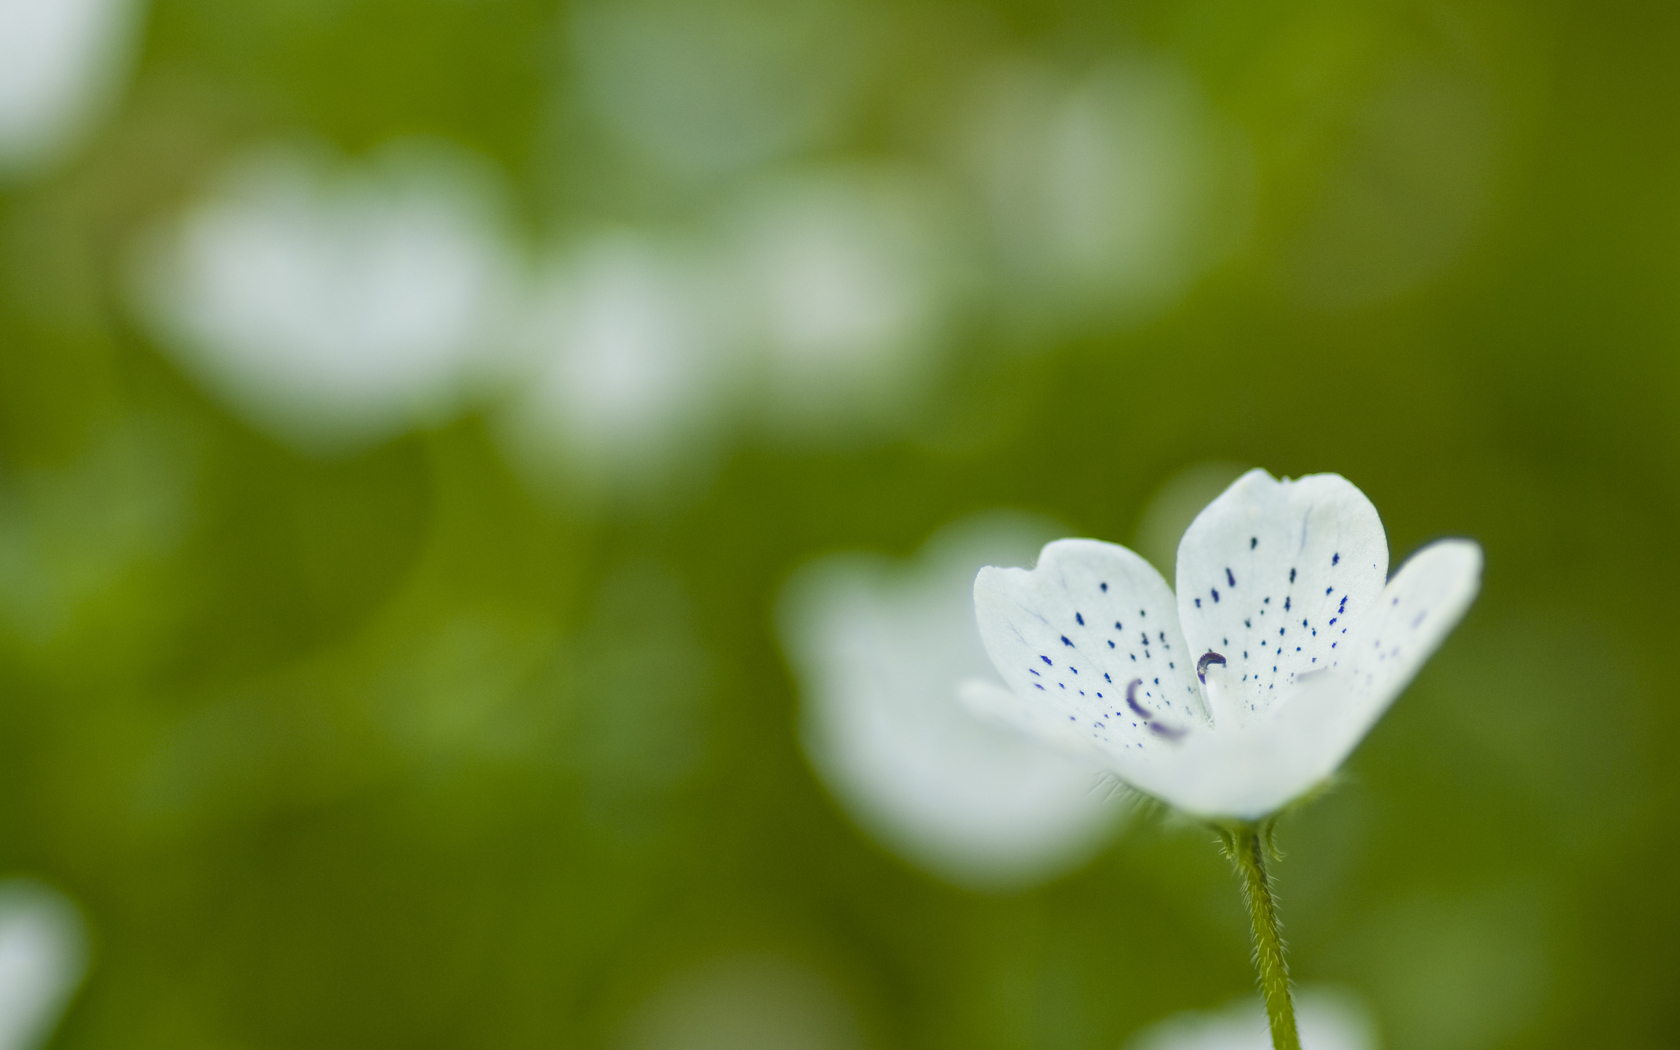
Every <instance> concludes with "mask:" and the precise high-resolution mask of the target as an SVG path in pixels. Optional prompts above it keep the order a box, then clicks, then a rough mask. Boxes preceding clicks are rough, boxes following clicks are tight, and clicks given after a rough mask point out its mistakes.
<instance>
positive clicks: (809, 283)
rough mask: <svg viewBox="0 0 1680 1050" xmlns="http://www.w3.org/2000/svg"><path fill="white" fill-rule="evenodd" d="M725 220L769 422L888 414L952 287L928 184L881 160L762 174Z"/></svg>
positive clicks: (799, 425)
mask: <svg viewBox="0 0 1680 1050" xmlns="http://www.w3.org/2000/svg"><path fill="white" fill-rule="evenodd" d="M733 225H734V229H733V231H732V233H731V235H730V236H731V238H732V242H733V250H734V252H735V253H736V258H737V265H738V267H739V276H740V280H741V282H742V286H741V291H740V299H741V301H742V302H743V304H745V305H746V307H747V309H748V310H749V311H750V316H749V317H747V318H746V319H745V322H746V330H747V331H748V332H749V333H750V337H751V338H752V340H753V342H754V343H755V344H756V346H757V348H758V350H759V352H760V353H761V354H762V355H763V358H762V367H761V368H760V369H757V370H755V373H756V375H757V377H758V380H759V382H760V383H761V384H762V386H761V388H760V389H761V391H762V395H763V396H762V398H761V400H762V401H763V403H764V408H765V411H766V413H767V414H768V417H769V420H770V422H771V424H772V425H773V426H774V427H775V428H776V429H777V430H778V431H780V432H782V433H789V432H793V433H806V434H810V433H823V434H834V433H847V432H853V431H856V430H859V429H866V428H867V424H868V423H870V422H879V421H882V420H886V419H890V418H892V417H893V416H894V415H895V414H896V412H897V411H898V410H900V409H902V408H903V406H904V404H905V402H906V400H907V399H908V398H910V397H911V396H912V395H913V394H914V393H915V392H917V391H918V390H919V389H920V388H921V385H922V382H923V380H924V379H925V378H926V376H927V373H928V372H929V370H930V369H931V368H932V366H933V365H934V364H935V362H936V359H937V356H938V352H939V351H940V350H941V349H942V346H941V343H942V339H943V336H944V331H943V328H944V324H945V322H946V321H947V320H948V318H949V315H950V312H951V309H952V306H953V298H954V297H955V295H956V293H957V290H958V270H957V265H956V261H955V257H956V255H957V252H956V247H955V245H954V244H953V241H952V229H953V227H952V224H951V223H950V222H949V218H948V214H947V205H946V204H945V201H944V199H943V198H942V197H941V195H940V194H939V193H938V191H937V189H936V188H935V187H934V186H932V185H931V184H930V183H929V182H928V181H927V180H924V179H921V178H918V177H917V176H915V175H914V174H912V173H909V172H906V171H901V170H897V169H887V168H873V169H872V168H861V167H860V168H839V169H832V170H829V171H826V172H821V173H812V174H807V175H805V176H803V177H792V178H788V177H783V178H774V179H770V180H767V181H764V182H761V183H759V184H756V185H754V186H753V187H752V188H751V189H750V191H749V193H748V194H747V204H746V205H745V206H744V207H743V208H741V209H740V210H738V211H737V212H736V213H735V215H734V224H733Z"/></svg>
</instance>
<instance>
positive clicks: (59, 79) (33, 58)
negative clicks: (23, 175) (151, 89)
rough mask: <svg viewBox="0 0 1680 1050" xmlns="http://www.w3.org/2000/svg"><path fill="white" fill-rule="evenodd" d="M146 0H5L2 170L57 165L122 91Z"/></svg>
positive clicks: (0, 48)
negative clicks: (53, 163)
mask: <svg viewBox="0 0 1680 1050" xmlns="http://www.w3.org/2000/svg"><path fill="white" fill-rule="evenodd" d="M144 12H145V7H144V4H143V3H142V0H0V173H4V172H7V171H16V170H19V169H26V168H31V167H36V166H38V165H41V164H46V163H50V162H51V161H52V160H54V159H56V158H57V157H58V156H59V155H61V154H62V153H63V151H64V150H66V149H68V148H69V147H70V146H71V145H72V144H73V143H74V142H75V141H76V140H77V138H79V137H80V136H81V135H82V134H83V133H84V132H85V131H86V130H87V127H88V125H89V124H90V123H91V122H92V121H93V119H94V118H95V117H97V116H98V115H99V112H100V110H101V109H103V108H104V107H105V106H107V105H108V104H109V103H110V102H111V101H112V99H113V97H114V96H115V94H116V92H117V89H118V87H119V86H120V85H121V84H122V82H123V80H124V79H125V77H126V75H127V73H128V67H129V65H130V63H131V62H132V61H133V58H134V52H135V51H136V50H137V47H136V45H137V44H138V43H139V37H140V27H141V24H142V22H143V21H144Z"/></svg>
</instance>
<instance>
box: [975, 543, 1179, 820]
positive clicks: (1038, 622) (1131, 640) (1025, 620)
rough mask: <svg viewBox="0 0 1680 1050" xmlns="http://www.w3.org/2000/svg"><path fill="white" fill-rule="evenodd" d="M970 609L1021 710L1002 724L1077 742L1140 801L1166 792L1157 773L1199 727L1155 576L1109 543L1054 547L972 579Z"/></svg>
mask: <svg viewBox="0 0 1680 1050" xmlns="http://www.w3.org/2000/svg"><path fill="white" fill-rule="evenodd" d="M974 606H975V613H976V616H977V618H978V620H979V624H980V638H981V640H982V641H983V642H984V643H985V646H986V652H987V653H988V654H989V655H990V656H991V658H992V662H993V663H994V664H995V665H996V666H997V669H998V671H999V673H1001V674H1002V675H1003V679H1004V681H1005V682H1007V683H1009V686H1010V688H1011V689H1013V690H1014V691H1015V694H1016V696H1017V697H1018V698H1019V703H1020V705H1021V706H1020V708H1018V709H1017V710H1016V711H1015V712H1014V713H1013V714H1010V715H1005V716H1004V717H1006V718H1008V720H1010V721H1013V722H1015V723H1016V724H1017V725H1020V726H1022V727H1024V728H1029V729H1032V730H1034V731H1035V732H1037V733H1038V734H1039V735H1040V736H1042V737H1045V738H1046V739H1049V740H1051V741H1052V742H1061V743H1066V742H1067V741H1068V739H1069V736H1070V733H1072V734H1075V735H1077V736H1078V737H1079V738H1082V739H1084V740H1088V741H1089V742H1090V744H1091V745H1092V746H1094V747H1096V748H1097V749H1099V750H1100V751H1101V752H1102V753H1103V754H1104V756H1106V758H1107V759H1108V761H1109V762H1110V764H1111V765H1113V767H1114V769H1115V771H1116V772H1117V773H1118V774H1119V775H1120V776H1122V777H1123V778H1125V779H1126V780H1128V781H1130V782H1131V783H1132V784H1133V785H1134V786H1136V787H1138V788H1141V789H1142V790H1144V791H1148V792H1150V793H1152V794H1157V793H1160V790H1161V789H1162V788H1166V787H1170V783H1171V781H1172V778H1171V777H1170V776H1168V775H1166V771H1167V770H1169V769H1172V768H1176V767H1177V766H1178V765H1179V764H1180V762H1181V761H1182V758H1181V756H1182V754H1183V753H1184V752H1185V751H1186V748H1187V746H1188V744H1189V743H1190V740H1188V739H1186V738H1187V737H1191V736H1193V735H1194V734H1196V733H1197V732H1198V731H1201V732H1205V731H1206V728H1207V722H1206V719H1205V715H1204V714H1203V712H1202V709H1201V696H1200V694H1199V693H1198V691H1197V689H1196V677H1195V662H1194V658H1193V657H1191V656H1190V655H1189V650H1188V649H1187V648H1186V647H1185V644H1184V639H1183V636H1182V634H1181V633H1180V631H1179V628H1178V617H1177V615H1176V614H1175V610H1174V608H1173V597H1172V592H1171V591H1170V590H1168V589H1167V584H1166V581H1165V580H1163V579H1161V574H1160V573H1158V572H1156V571H1155V570H1154V568H1153V567H1151V566H1150V564H1149V563H1148V562H1146V561H1144V560H1143V559H1142V558H1140V557H1138V556H1137V555H1136V554H1133V553H1132V552H1131V551H1129V550H1127V549H1126V548H1124V547H1120V546H1116V545H1115V544H1112V543H1101V542H1098V541H1096V540H1057V541H1056V542H1054V543H1052V544H1049V545H1048V546H1046V547H1045V548H1044V550H1043V552H1042V553H1041V554H1040V555H1039V559H1038V567H1037V568H1035V569H1033V570H1031V571H1028V570H1026V569H999V568H990V567H988V568H985V569H981V570H980V574H979V576H978V577H977V578H976V579H975V581H974ZM967 698H968V700H969V702H970V703H971V704H972V703H975V701H976V699H977V698H975V697H973V696H968V697H967ZM993 699H994V700H995V699H997V698H993ZM986 706H989V707H993V708H995V707H996V706H997V705H996V704H995V702H994V703H992V704H989V705H986ZM993 713H994V714H1000V713H999V712H996V711H994V712H993ZM1052 724H1053V725H1054V726H1055V727H1056V728H1054V729H1052V728H1051V726H1052ZM1063 727H1065V728H1063ZM1162 797H1168V796H1167V795H1165V794H1163V795H1162ZM1168 801H1171V798H1170V797H1168Z"/></svg>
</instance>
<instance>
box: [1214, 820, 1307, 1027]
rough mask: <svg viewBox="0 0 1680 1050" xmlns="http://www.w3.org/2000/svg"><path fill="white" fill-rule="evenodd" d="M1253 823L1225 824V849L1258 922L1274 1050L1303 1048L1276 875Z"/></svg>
mask: <svg viewBox="0 0 1680 1050" xmlns="http://www.w3.org/2000/svg"><path fill="white" fill-rule="evenodd" d="M1261 837H1262V833H1261V830H1260V829H1258V828H1256V827H1254V826H1253V825H1247V826H1243V827H1235V828H1221V829H1220V838H1222V839H1223V840H1224V842H1225V853H1226V855H1227V856H1229V857H1230V858H1231V863H1232V864H1234V865H1236V868H1237V873H1238V874H1239V875H1241V876H1242V880H1243V896H1244V897H1245V898H1247V900H1248V917H1249V918H1250V919H1251V920H1253V922H1254V965H1255V968H1256V969H1258V970H1259V971H1260V993H1261V995H1262V996H1264V998H1265V1000H1266V1017H1267V1018H1268V1020H1270V1022H1271V1027H1272V1047H1273V1050H1301V1037H1300V1035H1298V1034H1297V1033H1296V1031H1295V1004H1294V1003H1293V1002H1292V1001H1291V1000H1290V998H1289V965H1288V963H1286V962H1285V961H1284V958H1283V933H1282V929H1281V927H1280V925H1279V923H1278V914H1277V901H1276V899H1275V898H1273V896H1272V879H1271V876H1270V875H1269V874H1267V872H1266V846H1265V843H1264V842H1262V841H1261Z"/></svg>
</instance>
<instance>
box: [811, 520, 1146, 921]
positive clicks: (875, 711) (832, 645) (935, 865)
mask: <svg viewBox="0 0 1680 1050" xmlns="http://www.w3.org/2000/svg"><path fill="white" fill-rule="evenodd" d="M1052 534H1053V532H1052V530H1051V529H1050V527H1049V526H1047V525H1046V524H1044V523H1043V522H1038V521H1035V520H1032V519H1025V518H1020V517H1016V516H1012V515H989V516H983V517H979V518H974V519H970V520H967V521H964V522H960V523H958V524H956V525H954V526H951V527H948V528H947V529H946V530H944V531H942V532H941V533H940V534H938V535H937V536H935V537H934V538H933V539H932V540H930V541H929V542H928V544H927V546H926V547H925V548H924V550H923V551H922V552H921V554H920V555H918V557H917V558H916V559H915V560H914V561H913V562H910V563H905V564H895V563H893V562H892V561H890V560H888V559H885V558H880V557H872V556H869V555H862V554H846V555H835V556H830V557H828V558H825V559H822V560H819V561H817V562H815V563H813V564H811V565H808V566H806V567H805V568H803V569H801V570H800V572H799V573H798V574H797V575H796V576H795V577H794V578H793V579H792V580H790V582H789V583H788V585H787V587H786V588H785V589H784V591H783V594H782V599H781V602H780V605H779V607H778V613H779V615H778V623H779V626H780V632H779V633H780V635H781V638H782V644H783V647H784V649H785V650H786V651H787V653H788V656H789V660H790V662H791V664H792V666H793V670H794V672H795V674H796V676H797V678H798V684H799V692H800V726H801V730H800V736H801V740H802V741H803V744H804V747H805V752H806V755H807V757H808V758H809V759H810V762H811V765H812V766H813V768H815V770H816V771H817V774H818V775H819V776H820V777H821V778H822V780H823V782H824V783H825V784H826V785H827V787H828V789H829V790H830V791H831V792H833V794H834V796H835V798H836V799H837V800H838V801H839V802H840V804H841V805H842V806H843V807H844V808H845V810H846V812H847V813H848V814H849V815H850V816H851V817H852V819H854V820H855V821H857V822H858V824H859V825H861V826H862V827H863V828H864V829H865V830H866V831H868V832H869V833H870V834H871V835H872V836H874V837H875V838H876V839H878V840H879V841H881V842H882V843H883V844H885V845H886V846H887V847H888V848H890V849H892V850H893V851H894V852H896V853H898V854H899V855H901V856H903V857H905V858H906V859H908V860H910V861H911V862H912V863H914V864H916V865H917V866H919V867H921V868H922V869H924V870H926V871H928V872H931V873H933V874H935V875H938V876H940V877H942V878H944V879H947V880H949V881H951V882H954V883H957V884H958V885H963V886H969V887H972V888H977V889H1010V888H1016V887H1020V886H1025V885H1030V884H1032V883H1035V882H1038V881H1041V880H1043V879H1046V878H1050V877H1053V876H1055V875H1057V874H1059V873H1061V872H1063V871H1066V870H1068V869H1070V868H1072V867H1073V866H1075V865H1077V864H1079V863H1080V862H1082V861H1083V860H1085V859H1086V858H1087V857H1088V856H1089V855H1090V854H1091V853H1092V852H1093V851H1094V850H1095V849H1096V848H1098V847H1099V846H1100V845H1101V844H1102V842H1103V840H1104V838H1105V837H1106V835H1107V834H1108V833H1109V832H1111V831H1112V830H1113V829H1114V827H1115V826H1116V824H1117V822H1118V820H1119V819H1120V816H1121V814H1122V812H1123V811H1122V809H1121V807H1119V806H1117V805H1111V804H1108V801H1107V798H1106V796H1107V794H1108V791H1107V790H1105V789H1106V788H1107V787H1108V786H1109V783H1111V782H1105V781H1104V779H1103V777H1102V773H1101V770H1102V764H1101V763H1100V762H1098V761H1096V760H1083V759H1075V758H1070V757H1068V756H1066V755H1064V754H1063V753H1061V752H1059V751H1057V750H1055V749H1053V748H1050V747H1046V746H1044V745H1041V744H1039V743H1037V742H1036V741H1032V740H1029V739H1027V738H1025V737H1023V736H1021V735H1019V734H1017V733H1015V732H1013V731H1011V730H1009V729H1007V728H1004V727H998V726H993V725H991V724H988V723H986V722H983V721H981V720H979V719H977V718H975V717H974V716H972V715H971V714H969V712H968V711H967V710H965V709H964V707H963V706H962V705H961V703H960V702H959V701H958V699H957V691H958V685H959V683H961V682H963V681H965V680H976V681H990V682H993V683H995V682H996V679H995V676H994V674H993V673H992V671H991V669H990V667H989V666H988V664H987V660H986V654H985V651H984V650H983V649H982V648H981V645H980V641H979V637H978V635H977V634H976V632H975V628H974V612H973V606H972V603H971V598H970V590H971V581H972V579H973V577H974V572H975V570H976V569H977V568H978V567H979V566H981V565H984V564H986V563H987V562H988V561H989V560H995V559H998V558H1000V557H1002V558H1004V559H1005V560H1009V559H1014V558H1023V557H1027V556H1030V554H1031V552H1032V550H1033V549H1034V547H1036V546H1037V543H1038V541H1039V540H1040V539H1042V538H1043V537H1044V536H1046V535H1052ZM991 687H992V688H994V689H998V690H1000V691H1001V690H1003V686H1002V685H1001V684H993V685H992V686H991Z"/></svg>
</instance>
